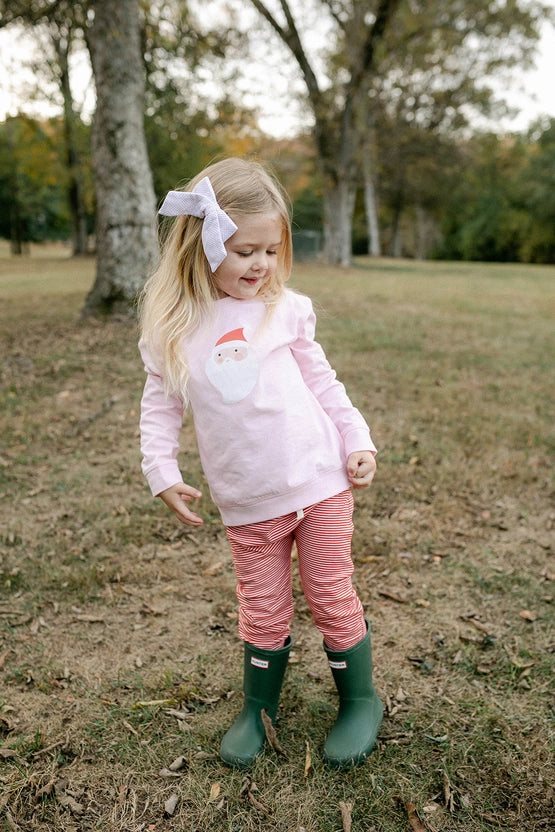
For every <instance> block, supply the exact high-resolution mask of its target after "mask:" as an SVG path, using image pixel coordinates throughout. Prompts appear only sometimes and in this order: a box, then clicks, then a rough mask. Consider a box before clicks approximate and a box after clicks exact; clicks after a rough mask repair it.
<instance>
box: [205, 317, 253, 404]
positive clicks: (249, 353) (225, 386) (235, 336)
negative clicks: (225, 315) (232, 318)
mask: <svg viewBox="0 0 555 832" xmlns="http://www.w3.org/2000/svg"><path fill="white" fill-rule="evenodd" d="M206 375H207V376H208V379H209V381H210V383H211V384H212V385H213V386H214V387H215V388H216V389H217V390H219V392H220V393H221V396H222V401H223V403H224V404H236V402H240V401H242V400H243V399H245V398H246V397H247V396H248V395H249V393H250V392H251V390H252V389H253V388H254V386H255V384H256V382H257V381H258V360H257V357H256V353H255V352H254V350H253V348H252V347H251V346H250V345H249V344H248V342H247V341H246V340H245V336H244V334H243V330H242V329H235V330H233V331H231V332H228V333H226V335H224V336H223V337H222V338H220V340H219V341H218V343H217V344H216V346H215V347H214V349H213V350H212V355H211V356H210V358H209V359H208V361H207V362H206Z"/></svg>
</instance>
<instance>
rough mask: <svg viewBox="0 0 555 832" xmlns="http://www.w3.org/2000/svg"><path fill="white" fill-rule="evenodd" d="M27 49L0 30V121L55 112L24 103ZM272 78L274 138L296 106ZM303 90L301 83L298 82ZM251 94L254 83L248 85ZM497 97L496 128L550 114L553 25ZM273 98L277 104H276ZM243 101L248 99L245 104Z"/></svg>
mask: <svg viewBox="0 0 555 832" xmlns="http://www.w3.org/2000/svg"><path fill="white" fill-rule="evenodd" d="M31 53H32V46H31V43H30V42H28V43H25V38H23V39H22V38H21V37H18V38H15V37H14V30H13V29H12V28H10V29H0V121H1V120H4V119H5V118H6V116H7V115H15V114H16V113H17V112H18V110H19V109H22V110H23V111H25V112H27V113H29V114H33V115H34V114H36V115H52V114H55V113H56V112H59V110H55V109H53V108H52V107H48V104H47V103H46V102H42V103H38V102H37V104H35V105H30V104H27V105H26V104H25V101H26V99H27V98H28V90H29V89H30V86H32V82H33V76H32V73H31V72H30V70H29V69H26V68H25V67H24V66H22V62H21V56H22V55H23V56H26V55H27V56H28V55H30V54H31ZM271 75H272V77H274V78H275V79H276V81H275V85H276V89H275V90H272V93H271V94H270V95H268V90H267V88H265V89H263V88H262V87H260V88H259V92H258V94H256V95H255V96H254V98H253V103H255V104H256V105H257V106H258V107H259V109H260V112H261V117H260V126H261V128H262V129H263V130H264V131H265V132H267V133H270V134H273V135H276V136H278V137H281V136H284V135H287V134H288V133H289V134H291V133H292V132H294V129H295V123H294V121H290V122H289V123H288V122H287V118H286V114H287V112H288V111H289V112H292V113H295V111H296V110H297V107H296V106H295V105H293V106H292V107H291V108H289V107H283V102H284V96H285V95H286V94H287V86H288V85H289V84H290V83H291V74H290V73H288V75H289V78H285V77H282V81H281V83H282V86H283V89H281V90H280V89H279V77H280V75H283V73H279V72H272V73H271ZM74 77H77V78H78V79H80V83H79V84H78V85H76V86H78V87H79V88H78V89H77V88H76V89H75V90H74V95H75V97H76V100H77V101H78V103H79V104H81V101H82V100H83V99H84V100H86V106H88V108H89V109H91V108H92V107H93V106H94V93H93V90H92V85H91V84H90V71H89V70H88V66H86V65H83V66H82V67H77V72H75V73H74ZM301 88H302V85H301ZM251 89H252V90H253V92H254V91H255V88H254V87H251ZM500 93H501V95H502V96H503V97H504V98H505V99H506V100H507V101H508V103H509V104H510V105H511V106H512V107H514V108H516V109H518V110H519V114H518V115H517V116H516V117H515V118H514V119H510V120H509V119H508V120H506V121H505V122H504V123H503V124H502V125H497V127H501V129H506V130H509V131H511V130H513V131H520V130H525V129H526V128H527V127H528V126H529V125H530V124H531V123H532V122H533V121H535V120H536V119H537V118H538V116H542V115H548V116H553V117H555V28H554V27H553V26H550V25H549V26H548V25H546V26H545V27H544V32H543V35H542V38H541V41H540V43H539V51H538V56H537V58H536V67H535V69H533V70H530V71H528V72H521V73H518V74H516V77H515V81H514V83H513V84H512V86H511V88H510V89H508V90H507V89H501V90H500ZM276 100H277V101H278V102H279V104H280V106H278V107H276ZM245 103H248V102H245Z"/></svg>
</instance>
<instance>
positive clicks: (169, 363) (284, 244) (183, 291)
mask: <svg viewBox="0 0 555 832" xmlns="http://www.w3.org/2000/svg"><path fill="white" fill-rule="evenodd" d="M205 176H208V177H209V179H210V182H211V183H212V187H213V189H214V193H215V195H216V199H217V201H218V204H219V205H220V207H221V208H222V209H223V210H224V211H225V212H226V213H227V214H230V215H231V216H232V217H233V218H235V219H237V218H240V217H241V216H245V215H247V214H269V213H271V214H277V215H278V216H279V217H280V218H281V222H282V238H281V245H280V247H279V249H278V262H277V268H276V271H275V273H274V275H273V276H272V278H271V280H270V281H269V282H268V284H267V285H265V286H264V287H263V290H262V291H261V293H260V299H261V300H263V301H264V302H265V303H266V306H267V309H268V311H269V310H271V308H272V306H273V304H275V303H276V301H277V300H279V298H280V297H281V296H282V294H283V291H284V284H285V282H286V281H287V280H288V279H289V276H290V274H291V264H292V252H293V246H292V239H291V210H290V202H289V198H288V196H287V194H286V193H285V191H284V189H283V188H282V186H281V185H280V183H279V182H278V181H277V179H276V178H275V176H274V175H273V174H272V173H270V172H269V171H268V170H267V169H266V168H265V167H264V166H263V165H261V164H260V163H258V162H253V161H247V160H245V159H240V158H230V159H223V160H221V161H219V162H215V163H214V164H212V165H209V166H208V167H207V168H206V169H205V170H203V171H202V172H201V173H199V174H198V175H197V176H195V178H194V179H192V180H191V181H190V182H189V183H188V185H187V186H186V187H185V188H184V189H183V190H186V191H192V190H193V188H194V187H195V185H196V184H197V183H198V182H199V181H200V180H201V179H202V178H203V177H205ZM202 222H203V220H202V219H200V218H199V217H194V216H191V215H187V216H180V217H177V218H175V219H174V220H169V221H168V220H164V222H163V223H162V225H161V255H160V260H159V263H158V266H157V268H156V271H155V272H154V273H153V274H152V276H151V277H150V278H149V279H148V280H147V282H146V283H145V285H144V288H143V290H142V292H141V294H140V296H139V300H138V312H139V322H140V327H141V341H142V343H143V344H145V346H146V347H147V348H148V349H149V351H150V352H151V353H153V354H154V355H155V356H156V358H157V359H158V360H159V361H160V363H161V370H162V373H163V377H164V384H165V389H166V393H167V394H168V395H171V394H177V395H179V396H181V397H183V398H184V399H186V398H187V393H186V391H187V380H188V368H187V361H186V356H185V354H184V351H183V349H182V348H181V344H182V341H183V339H184V338H185V337H187V336H188V335H190V334H191V333H193V332H194V331H195V330H196V329H197V328H198V327H199V326H200V325H201V324H202V322H203V321H204V320H206V319H207V317H209V316H210V314H211V313H212V311H213V308H214V302H215V301H216V300H217V299H218V292H217V288H216V283H215V277H214V274H213V273H212V270H211V268H210V265H209V263H208V261H207V259H206V256H205V254H204V250H203V247H202V237H201V232H202Z"/></svg>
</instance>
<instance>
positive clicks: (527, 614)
mask: <svg viewBox="0 0 555 832" xmlns="http://www.w3.org/2000/svg"><path fill="white" fill-rule="evenodd" d="M519 615H520V617H521V618H523V619H524V620H525V621H535V620H536V613H535V612H532V611H531V610H521V611H520V613H519Z"/></svg>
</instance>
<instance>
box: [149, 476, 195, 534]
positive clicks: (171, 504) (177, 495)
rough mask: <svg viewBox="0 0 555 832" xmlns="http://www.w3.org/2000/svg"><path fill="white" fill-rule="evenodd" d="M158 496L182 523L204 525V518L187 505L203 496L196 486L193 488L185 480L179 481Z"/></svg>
mask: <svg viewBox="0 0 555 832" xmlns="http://www.w3.org/2000/svg"><path fill="white" fill-rule="evenodd" d="M158 496H159V497H160V499H161V500H163V501H164V502H165V504H166V505H167V507H168V508H169V509H170V511H173V513H174V514H175V516H176V517H177V518H178V520H181V522H182V523H185V525H187V526H202V519H201V518H200V517H199V516H198V514H195V512H194V511H191V510H190V509H189V508H188V507H187V503H188V502H190V501H191V500H193V499H198V498H199V497H201V496H202V494H201V493H200V491H197V489H196V488H192V487H191V486H190V485H186V484H185V483H184V482H178V483H177V484H176V485H172V486H171V488H166V490H165V491H161V492H160V494H158Z"/></svg>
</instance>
